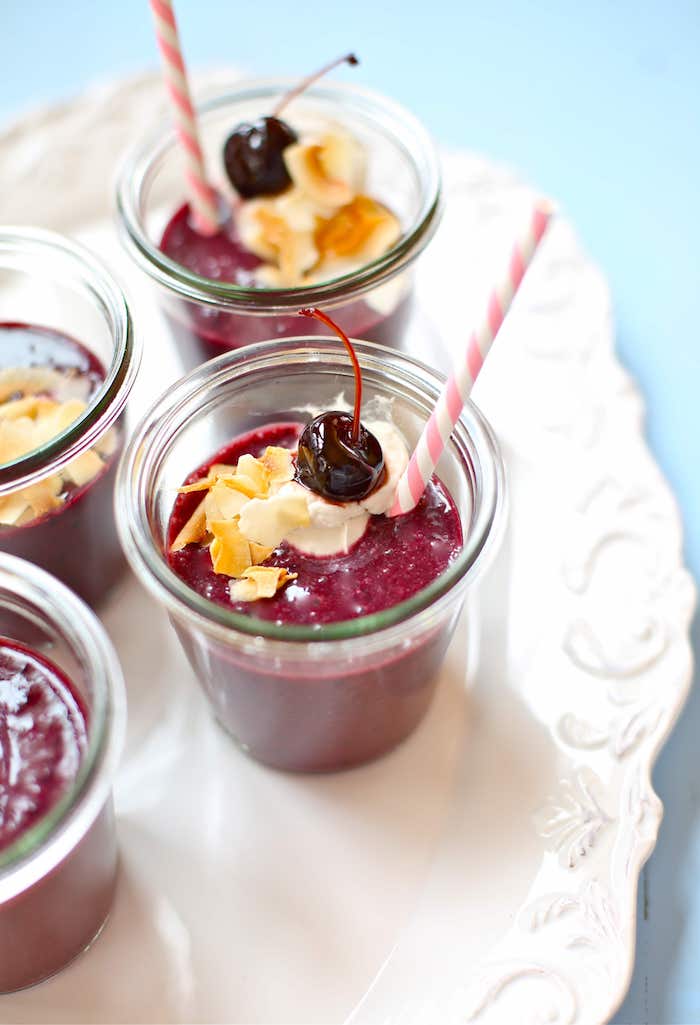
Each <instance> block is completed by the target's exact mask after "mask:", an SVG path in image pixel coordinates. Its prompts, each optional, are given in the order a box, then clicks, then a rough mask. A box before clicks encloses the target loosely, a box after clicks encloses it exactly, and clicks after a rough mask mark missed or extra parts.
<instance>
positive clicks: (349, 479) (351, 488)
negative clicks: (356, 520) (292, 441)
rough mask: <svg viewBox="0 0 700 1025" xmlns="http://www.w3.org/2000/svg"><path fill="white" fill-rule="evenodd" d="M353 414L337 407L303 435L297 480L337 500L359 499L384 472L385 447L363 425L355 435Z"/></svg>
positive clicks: (319, 418) (355, 500)
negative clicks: (340, 410)
mask: <svg viewBox="0 0 700 1025" xmlns="http://www.w3.org/2000/svg"><path fill="white" fill-rule="evenodd" d="M353 426H354V425H353V417H352V415H351V414H350V413H340V412H337V411H335V410H333V411H331V412H329V413H322V414H321V415H320V416H317V417H316V419H315V420H312V421H311V423H308V424H307V425H306V427H305V428H304V430H303V431H302V434H301V437H300V438H299V449H298V453H297V480H298V481H299V483H300V484H303V485H304V486H305V487H307V488H309V490H310V491H315V492H316V494H318V495H322V496H323V497H324V498H329V499H331V500H332V501H334V502H359V501H360V499H362V498H366V497H367V495H369V493H370V492H371V491H373V490H374V488H376V486H377V484H378V483H379V481H380V480H381V478H382V476H383V474H384V455H383V453H382V447H381V445H380V444H379V442H378V441H377V439H376V438H375V437H374V435H373V434H370V432H369V431H368V430H367V429H366V428H365V427H363V426H362V424H360V436H359V438H358V439H357V440H355V438H354V437H353Z"/></svg>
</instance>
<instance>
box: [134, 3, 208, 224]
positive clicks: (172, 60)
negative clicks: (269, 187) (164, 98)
mask: <svg viewBox="0 0 700 1025" xmlns="http://www.w3.org/2000/svg"><path fill="white" fill-rule="evenodd" d="M149 2H150V5H151V11H152V12H153V19H154V22H155V27H156V39H157V42H158V49H159V50H160V55H161V57H162V61H163V76H164V79H165V86H166V88H167V90H168V95H169V96H170V101H171V105H172V111H173V116H174V118H175V127H176V130H177V134H178V138H179V140H180V143H181V145H182V149H183V153H184V155H185V179H186V182H187V194H188V199H189V204H190V210H191V211H192V220H193V224H194V227H195V228H196V229H197V231H199V232H200V234H202V235H214V234H215V233H216V232H217V231H218V229H219V213H218V206H217V200H216V193H215V192H214V190H213V188H212V187H211V185H210V184H209V182H208V181H207V179H206V175H205V172H204V157H203V155H202V147H201V145H200V142H199V131H198V129H197V119H196V116H195V112H194V107H193V106H192V99H191V97H190V88H189V85H188V83H187V71H186V69H185V62H184V60H183V57H182V48H181V46H180V39H179V36H178V32H177V23H176V21H175V12H174V10H173V5H172V3H171V0H149Z"/></svg>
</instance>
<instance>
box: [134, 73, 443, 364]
mask: <svg viewBox="0 0 700 1025" xmlns="http://www.w3.org/2000/svg"><path fill="white" fill-rule="evenodd" d="M294 84H296V83H294V82H290V81H289V80H287V79H277V80H273V79H267V80H266V81H265V82H262V83H245V82H244V83H240V82H239V83H236V84H235V85H234V86H233V87H232V88H231V90H229V91H226V92H222V93H221V94H220V95H217V96H215V97H212V98H211V99H210V100H207V101H206V102H205V103H204V104H202V105H201V106H200V107H198V109H197V120H198V131H199V136H200V140H201V143H202V147H203V150H204V152H205V155H206V162H207V175H208V179H209V182H210V184H211V185H212V186H213V187H214V189H216V191H217V193H218V194H219V196H220V197H221V200H222V228H221V230H220V231H218V232H217V233H216V234H214V235H213V236H206V235H200V234H198V233H197V232H196V231H194V230H193V228H192V226H191V224H190V222H189V208H188V207H187V205H184V206H183V203H184V202H185V200H186V197H187V187H186V183H183V177H182V162H181V158H182V153H181V147H180V144H179V141H178V139H177V136H176V134H175V133H174V132H173V131H172V127H171V125H170V124H168V125H167V126H164V128H163V129H162V130H161V131H159V132H157V133H154V134H153V136H152V137H150V138H147V139H144V140H142V142H141V143H140V145H138V146H137V147H135V148H134V150H133V152H132V153H131V154H130V155H129V156H128V158H127V160H126V161H125V163H124V165H123V167H122V170H121V174H120V177H119V181H118V186H117V209H118V219H119V227H120V232H121V236H122V239H123V241H124V243H125V245H126V247H127V248H128V250H129V252H130V254H131V256H132V257H133V258H134V260H135V261H136V262H137V264H138V265H139V266H140V267H141V269H142V270H144V271H145V272H146V274H148V276H149V277H150V279H151V280H152V281H153V283H154V285H155V286H156V289H157V292H156V294H157V297H158V300H159V303H160V304H161V307H162V310H163V312H164V314H165V316H166V317H167V320H168V323H169V325H170V327H171V329H172V331H173V335H174V338H175V340H176V342H177V345H178V349H179V352H180V355H181V359H182V362H183V365H184V366H185V368H186V369H192V368H193V367H195V366H197V365H198V364H199V363H201V362H202V361H203V360H207V359H210V358H211V357H214V356H219V355H221V354H223V353H225V352H227V351H235V350H236V349H238V348H241V347H243V346H247V345H250V344H253V343H256V342H260V341H265V340H268V339H271V338H283V337H290V336H293V335H296V334H297V333H298V330H299V329H298V326H296V325H295V321H294V316H295V313H296V310H298V309H299V307H300V306H322V307H323V308H324V309H326V310H328V311H330V312H332V313H333V315H334V316H336V317H337V318H338V319H339V320H340V321H341V322H342V323H343V324H344V325H345V327H346V328H347V330H348V333H349V334H350V335H352V336H354V337H359V338H367V339H369V340H371V341H375V342H379V343H381V344H385V345H387V346H392V347H397V348H400V347H401V346H402V345H403V342H404V338H405V332H406V327H407V325H408V323H409V320H410V317H411V314H412V305H413V304H412V295H413V273H414V265H415V262H416V260H417V259H418V257H419V256H420V255H421V253H422V252H423V250H424V249H425V247H426V246H427V245H428V243H429V242H430V240H431V238H432V237H433V235H434V233H435V231H436V229H437V226H438V224H439V221H440V216H441V212H442V191H441V181H440V169H439V162H438V157H437V153H436V151H435V147H434V144H433V142H432V140H431V138H430V136H429V135H428V133H427V132H426V131H425V129H424V128H423V126H422V125H421V124H420V123H419V122H418V121H417V120H416V119H415V118H414V117H413V115H412V114H410V113H409V112H408V111H407V110H404V109H403V108H402V107H401V106H400V105H399V104H397V103H395V102H394V101H393V100H391V99H389V98H387V97H383V96H379V95H375V94H373V93H371V92H369V91H368V90H366V89H364V88H356V87H355V86H354V85H353V84H352V83H350V84H347V85H346V84H342V85H339V84H338V83H336V82H321V83H320V84H315V85H313V86H312V87H311V88H309V89H307V90H306V91H305V92H304V93H303V94H302V95H298V96H296V98H294V100H293V102H290V104H289V108H288V110H285V112H284V116H283V119H284V120H285V121H286V123H287V124H288V125H289V126H290V127H291V128H292V129H293V131H294V132H295V133H296V134H297V137H298V140H300V141H302V142H304V141H305V140H307V139H309V138H310V137H311V136H312V135H316V134H322V133H324V132H325V131H326V130H327V129H329V128H332V129H334V130H335V129H336V128H339V129H340V130H342V131H343V132H346V133H347V134H348V135H349V136H351V137H352V138H353V139H354V140H356V141H357V143H358V144H359V145H360V146H361V147H362V148H363V149H364V152H365V154H366V159H367V169H368V173H367V179H366V182H364V183H362V185H361V188H360V191H359V192H358V194H357V196H356V198H358V197H360V196H362V197H364V198H369V199H372V200H373V201H375V202H377V203H379V204H381V205H383V206H385V207H386V209H387V210H389V211H390V212H391V213H392V214H394V215H395V217H396V219H397V221H398V223H399V228H400V231H399V235H398V237H396V238H392V239H390V240H389V241H388V242H387V245H386V246H385V247H383V248H381V250H380V249H377V250H375V251H372V252H369V251H367V252H364V253H359V254H358V253H356V254H355V255H356V257H357V258H356V259H352V260H351V259H348V260H347V261H346V262H345V263H344V265H343V266H342V267H340V266H333V267H327V268H326V267H323V268H322V269H319V267H318V266H316V265H312V266H311V267H309V266H308V265H304V267H302V268H301V274H300V275H299V276H298V277H296V278H294V277H292V278H286V279H285V280H284V281H281V280H277V281H272V280H269V279H267V278H266V279H265V280H264V281H261V280H259V279H258V277H257V274H256V272H257V271H258V270H259V268H260V264H261V262H262V260H263V258H264V259H267V258H266V257H261V256H260V255H259V254H260V252H261V251H262V250H261V249H256V247H255V246H254V245H253V244H252V243H251V242H250V238H249V236H248V235H245V233H244V232H242V231H241V228H240V225H241V218H240V214H241V199H243V200H244V201H245V200H247V199H248V198H249V196H247V195H244V194H243V193H238V192H237V189H236V185H235V184H234V183H233V182H232V180H231V176H230V174H228V173H227V169H226V149H227V142H228V141H229V140H230V138H231V136H232V134H233V133H235V130H236V128H237V126H241V125H242V124H244V123H255V122H257V121H258V119H261V118H265V117H267V116H268V115H269V114H270V113H271V112H272V111H274V110H275V109H276V108H277V107H278V106H279V103H280V101H281V100H282V98H283V97H284V96H286V95H288V93H289V89H290V86H292V85H294ZM294 185H295V188H296V182H295V183H294ZM263 198H265V197H263ZM272 198H273V199H274V198H275V197H274V196H273V197H272ZM252 202H253V203H255V202H257V197H254V198H253V199H252ZM243 205H244V206H245V202H244V203H243ZM318 205H319V209H320V216H321V219H323V217H324V216H325V214H324V210H323V206H324V204H323V203H319V204H318ZM338 209H342V207H341V208H338ZM336 212H337V211H336ZM244 235H245V237H244ZM256 253H258V255H255V254H256ZM326 271H327V273H326ZM309 331H310V332H316V331H319V329H318V328H317V327H315V326H313V325H311V326H310V327H309ZM319 333H320V331H319Z"/></svg>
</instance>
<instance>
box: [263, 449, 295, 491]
mask: <svg viewBox="0 0 700 1025" xmlns="http://www.w3.org/2000/svg"><path fill="white" fill-rule="evenodd" d="M260 461H261V462H262V463H263V464H264V466H265V467H266V468H267V472H268V474H269V477H270V483H271V484H286V483H287V481H290V480H292V478H293V477H294V461H293V459H292V452H291V450H290V449H288V448H281V447H280V446H278V445H268V446H267V448H266V449H265V451H264V452H263V454H262V456H261V460H260Z"/></svg>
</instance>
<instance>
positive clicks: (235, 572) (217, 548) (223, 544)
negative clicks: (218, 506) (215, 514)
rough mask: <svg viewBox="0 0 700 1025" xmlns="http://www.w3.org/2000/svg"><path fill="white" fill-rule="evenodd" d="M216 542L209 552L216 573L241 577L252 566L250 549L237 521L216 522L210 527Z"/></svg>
mask: <svg viewBox="0 0 700 1025" xmlns="http://www.w3.org/2000/svg"><path fill="white" fill-rule="evenodd" d="M209 526H210V530H211V532H212V534H213V535H214V540H213V541H212V543H211V545H210V547H209V551H210V552H211V561H212V565H213V567H214V572H215V573H223V574H225V575H226V576H229V577H240V576H241V574H242V573H243V570H244V569H245V568H246V566H249V565H250V548H249V545H248V541H247V539H246V538H245V537H244V536H243V534H241V532H240V530H239V528H238V523H237V522H236V521H235V520H214V521H212V523H211V524H210V525H209Z"/></svg>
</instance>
